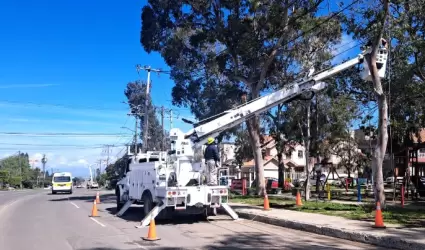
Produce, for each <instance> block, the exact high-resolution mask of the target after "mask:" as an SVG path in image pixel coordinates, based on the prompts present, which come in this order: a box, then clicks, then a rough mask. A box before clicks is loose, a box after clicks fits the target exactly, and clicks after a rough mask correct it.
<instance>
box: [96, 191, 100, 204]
mask: <svg viewBox="0 0 425 250" xmlns="http://www.w3.org/2000/svg"><path fill="white" fill-rule="evenodd" d="M96 203H97V204H100V197H99V192H97V194H96Z"/></svg>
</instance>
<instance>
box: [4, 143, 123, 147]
mask: <svg viewBox="0 0 425 250" xmlns="http://www.w3.org/2000/svg"><path fill="white" fill-rule="evenodd" d="M0 145H9V146H34V147H105V145H104V144H93V145H78V144H33V143H5V142H0ZM124 145H126V144H109V145H107V146H110V147H118V146H124Z"/></svg>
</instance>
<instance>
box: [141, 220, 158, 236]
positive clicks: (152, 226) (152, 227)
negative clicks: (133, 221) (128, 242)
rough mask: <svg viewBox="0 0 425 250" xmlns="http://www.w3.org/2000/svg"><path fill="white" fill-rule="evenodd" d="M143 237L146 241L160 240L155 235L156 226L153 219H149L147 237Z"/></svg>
mask: <svg viewBox="0 0 425 250" xmlns="http://www.w3.org/2000/svg"><path fill="white" fill-rule="evenodd" d="M143 239H144V240H148V241H155V240H160V238H158V237H156V226H155V220H154V219H151V223H150V224H149V231H148V237H143Z"/></svg>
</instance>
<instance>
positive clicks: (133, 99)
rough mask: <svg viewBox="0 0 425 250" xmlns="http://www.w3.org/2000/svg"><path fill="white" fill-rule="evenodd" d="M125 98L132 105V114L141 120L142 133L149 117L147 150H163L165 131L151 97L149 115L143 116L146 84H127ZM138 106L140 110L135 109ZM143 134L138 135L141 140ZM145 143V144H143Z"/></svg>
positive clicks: (135, 82)
mask: <svg viewBox="0 0 425 250" xmlns="http://www.w3.org/2000/svg"><path fill="white" fill-rule="evenodd" d="M124 94H125V96H126V97H127V99H128V103H129V104H130V109H131V111H132V113H135V114H136V117H137V119H140V123H139V125H140V131H141V132H143V131H144V119H146V117H148V119H149V122H148V126H149V130H148V141H147V147H146V148H147V150H160V149H161V139H162V136H163V135H164V134H165V131H163V130H162V126H161V124H160V122H159V121H158V117H157V111H158V110H157V108H156V107H155V106H154V105H153V103H152V99H151V98H150V97H149V102H148V103H149V107H148V115H147V116H146V115H145V114H143V112H144V110H145V108H144V107H145V100H146V83H145V82H143V81H134V82H130V83H128V84H127V88H126V90H125V91H124ZM136 106H139V107H140V108H139V109H138V110H136V109H135V107H136ZM140 135H141V133H140V134H139V133H138V136H139V138H141V136H140ZM143 143H145V142H143Z"/></svg>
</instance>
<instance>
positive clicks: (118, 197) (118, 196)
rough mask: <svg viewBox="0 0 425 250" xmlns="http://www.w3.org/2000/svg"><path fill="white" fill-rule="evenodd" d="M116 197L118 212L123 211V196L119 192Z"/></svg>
mask: <svg viewBox="0 0 425 250" xmlns="http://www.w3.org/2000/svg"><path fill="white" fill-rule="evenodd" d="M116 197H117V212H118V211H120V210H121V208H122V206H123V203H121V194H120V191H119V190H117V192H116Z"/></svg>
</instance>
